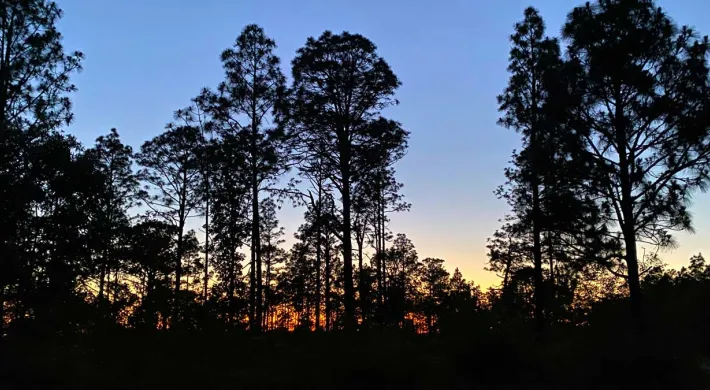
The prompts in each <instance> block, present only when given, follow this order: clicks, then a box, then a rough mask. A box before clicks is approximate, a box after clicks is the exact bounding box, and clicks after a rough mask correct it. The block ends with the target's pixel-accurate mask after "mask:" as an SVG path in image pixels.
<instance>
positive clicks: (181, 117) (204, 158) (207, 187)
mask: <svg viewBox="0 0 710 390" xmlns="http://www.w3.org/2000/svg"><path fill="white" fill-rule="evenodd" d="M205 97H206V96H205V94H201V95H200V96H198V97H197V98H195V99H193V102H192V104H191V105H189V106H188V107H186V108H183V109H180V110H177V111H176V112H175V120H176V121H177V122H178V123H180V124H181V125H183V126H192V127H196V128H197V129H199V131H200V140H201V141H202V143H203V144H202V145H200V148H199V152H200V154H199V156H198V161H199V165H200V171H201V175H202V177H201V179H202V183H203V188H202V191H201V193H202V198H203V199H202V200H203V204H204V206H203V211H204V217H205V223H204V225H203V228H204V232H205V244H204V247H203V248H204V253H205V261H204V264H203V267H204V279H203V287H202V301H203V303H207V298H208V297H207V295H208V291H209V275H210V273H209V267H210V249H211V246H210V236H211V231H210V204H211V201H212V198H211V195H212V189H211V188H212V187H211V183H212V170H213V169H214V168H215V161H214V151H215V148H214V147H213V142H211V141H212V133H213V132H214V122H213V121H212V119H211V118H210V117H209V116H208V115H207V113H206V112H205V106H206V105H207V102H205V101H204V98H205Z"/></svg>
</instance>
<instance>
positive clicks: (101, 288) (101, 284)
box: [98, 259, 106, 306]
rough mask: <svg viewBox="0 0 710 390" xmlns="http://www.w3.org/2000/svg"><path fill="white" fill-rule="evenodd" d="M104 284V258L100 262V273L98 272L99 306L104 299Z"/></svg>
mask: <svg viewBox="0 0 710 390" xmlns="http://www.w3.org/2000/svg"><path fill="white" fill-rule="evenodd" d="M105 284H106V259H104V261H103V264H101V273H100V274H99V296H98V300H99V306H101V304H102V302H103V301H104V285H105Z"/></svg>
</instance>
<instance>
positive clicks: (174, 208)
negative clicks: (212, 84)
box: [136, 125, 203, 297]
mask: <svg viewBox="0 0 710 390" xmlns="http://www.w3.org/2000/svg"><path fill="white" fill-rule="evenodd" d="M202 145H203V141H202V139H201V133H200V131H199V129H198V128H196V127H192V126H175V125H168V127H167V130H166V131H165V132H164V133H162V134H160V135H158V136H157V137H155V138H153V139H152V140H150V141H146V142H145V143H144V144H143V145H142V146H141V151H140V153H138V154H137V155H136V161H137V162H138V164H139V165H140V166H141V169H140V170H139V171H138V176H139V178H140V180H141V181H142V182H143V183H144V185H145V191H144V192H143V200H144V202H145V204H146V205H147V206H148V207H149V209H150V213H151V214H152V215H154V216H155V217H157V218H160V219H161V220H164V221H166V222H168V223H170V224H171V225H173V226H175V227H176V230H175V234H176V238H175V240H176V243H177V245H176V248H175V288H174V294H175V297H177V295H178V293H179V291H180V283H181V281H182V278H183V276H184V275H183V264H182V263H183V256H184V254H185V246H184V242H185V224H186V223H187V219H188V217H190V216H191V215H193V214H195V213H196V212H198V211H199V209H200V206H201V201H202V191H201V186H202V181H201V170H200V161H199V154H200V152H199V150H200V147H201V146H202Z"/></svg>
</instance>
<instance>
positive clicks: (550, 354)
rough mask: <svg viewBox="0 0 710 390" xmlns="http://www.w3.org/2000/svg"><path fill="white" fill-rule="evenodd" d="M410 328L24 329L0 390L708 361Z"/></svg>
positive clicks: (596, 340)
mask: <svg viewBox="0 0 710 390" xmlns="http://www.w3.org/2000/svg"><path fill="white" fill-rule="evenodd" d="M561 333H562V332H557V333H556V335H557V337H558V340H548V341H546V342H544V343H542V344H535V343H534V342H532V341H531V340H529V339H528V340H524V338H523V337H519V336H517V337H510V336H504V335H493V334H485V335H480V336H478V337H476V336H473V335H468V336H466V337H443V336H440V337H428V336H414V335H405V334H401V333H382V332H378V333H369V334H364V333H358V334H356V335H353V336H347V335H344V334H338V333H331V334H310V333H300V334H299V333H291V334H289V333H269V334H265V335H262V336H252V335H248V334H241V333H240V334H229V335H225V334H211V335H204V334H203V335H188V334H183V335H180V334H169V333H153V334H141V333H136V332H132V331H116V332H111V333H104V334H100V335H99V334H93V335H83V336H64V337H56V336H55V337H53V338H51V339H49V338H44V337H40V336H38V335H32V336H30V335H23V336H15V337H9V338H5V339H4V340H3V341H2V343H1V344H0V389H4V390H14V389H98V390H101V389H151V390H154V389H282V388H283V389H286V388H288V389H294V388H297V389H368V390H369V389H399V388H405V389H537V388H540V389H548V390H549V389H639V388H643V389H695V388H698V389H700V388H710V381H708V375H707V373H706V372H705V371H704V370H703V369H701V368H700V362H701V358H700V357H699V356H698V354H696V353H691V352H689V350H688V348H685V346H684V345H680V344H679V343H677V342H674V341H673V340H672V337H668V338H667V340H666V341H658V340H656V342H654V343H652V345H653V347H648V345H650V343H645V344H643V345H646V347H640V348H639V347H634V345H633V344H632V343H629V342H624V338H623V337H621V335H619V334H617V335H613V336H609V337H605V336H600V335H595V334H594V333H593V332H592V331H589V330H574V331H572V333H567V334H561Z"/></svg>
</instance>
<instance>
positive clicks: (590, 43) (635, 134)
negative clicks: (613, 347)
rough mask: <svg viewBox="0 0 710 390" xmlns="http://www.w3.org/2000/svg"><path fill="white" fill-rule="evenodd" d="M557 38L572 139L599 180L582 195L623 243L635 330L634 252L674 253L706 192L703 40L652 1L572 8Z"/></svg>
mask: <svg viewBox="0 0 710 390" xmlns="http://www.w3.org/2000/svg"><path fill="white" fill-rule="evenodd" d="M563 36H564V38H565V39H566V40H567V43H568V48H567V54H568V57H569V59H570V64H571V65H572V66H574V67H576V71H577V73H576V82H575V84H574V87H575V88H576V92H577V94H578V96H579V99H578V100H579V101H580V104H579V106H578V107H577V109H576V112H575V116H574V120H575V121H576V127H575V130H576V131H577V132H578V133H579V134H581V135H582V136H583V139H584V140H585V144H584V151H585V152H586V155H587V158H588V161H589V162H590V164H591V166H592V167H593V168H594V170H595V171H596V172H595V173H596V176H595V177H596V178H598V181H596V182H594V183H593V185H590V186H589V187H588V188H587V190H588V191H589V192H590V193H591V194H592V195H593V196H594V198H595V199H598V201H599V202H600V204H601V205H602V207H603V208H604V209H607V210H610V213H609V218H608V223H609V224H613V225H615V226H616V227H617V228H618V230H619V231H620V233H621V236H622V237H623V243H624V252H625V253H624V260H625V263H626V267H627V269H628V283H629V290H630V295H631V303H632V307H633V312H634V314H635V317H636V318H637V320H639V319H640V315H641V287H640V277H639V258H638V255H637V244H638V243H639V242H641V243H645V244H650V245H660V246H669V245H673V240H672V237H671V235H670V232H671V231H674V230H691V218H690V214H689V213H688V210H687V206H688V201H689V196H690V194H691V193H692V191H693V190H695V189H698V188H704V186H706V185H707V183H708V174H709V172H710V135H709V133H708V132H709V130H710V126H709V125H710V115H708V114H709V113H710V111H709V109H710V105H709V104H708V103H710V102H709V101H708V96H710V93H709V92H710V90H709V89H708V87H709V85H708V66H707V53H708V40H707V37H705V38H703V39H701V40H698V39H696V38H695V32H694V31H693V30H692V29H691V28H689V27H682V28H678V27H677V26H676V25H675V24H674V23H673V22H672V20H671V19H670V18H669V17H668V16H667V15H666V14H665V12H663V10H662V9H660V8H658V7H656V6H655V4H654V3H653V2H652V1H649V0H613V1H598V2H594V3H593V4H592V3H587V4H586V5H584V6H580V7H577V8H575V9H574V10H573V11H572V12H570V14H569V16H568V18H567V23H566V24H565V26H564V28H563Z"/></svg>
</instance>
